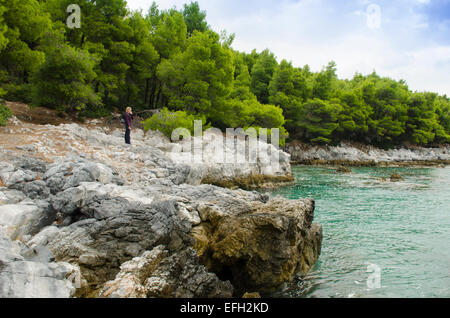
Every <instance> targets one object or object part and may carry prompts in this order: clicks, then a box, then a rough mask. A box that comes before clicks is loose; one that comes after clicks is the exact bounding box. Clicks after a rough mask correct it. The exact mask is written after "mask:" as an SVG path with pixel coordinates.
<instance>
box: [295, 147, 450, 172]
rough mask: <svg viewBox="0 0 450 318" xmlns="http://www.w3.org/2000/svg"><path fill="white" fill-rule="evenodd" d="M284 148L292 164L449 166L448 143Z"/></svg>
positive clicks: (449, 149) (449, 148)
mask: <svg viewBox="0 0 450 318" xmlns="http://www.w3.org/2000/svg"><path fill="white" fill-rule="evenodd" d="M286 151H287V152H288V153H289V154H291V156H292V158H291V160H292V162H293V163H295V164H331V165H350V166H361V165H363V166H411V165H417V166H429V165H450V146H449V145H442V146H441V147H435V148H424V147H418V146H415V147H409V148H405V147H399V148H396V149H389V150H384V149H379V148H376V147H374V146H368V145H362V144H349V143H341V145H339V146H335V147H333V146H319V145H308V144H303V143H301V142H298V141H297V142H292V143H290V144H289V145H288V146H287V148H286Z"/></svg>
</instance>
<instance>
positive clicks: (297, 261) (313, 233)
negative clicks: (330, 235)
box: [192, 198, 322, 292]
mask: <svg viewBox="0 0 450 318" xmlns="http://www.w3.org/2000/svg"><path fill="white" fill-rule="evenodd" d="M201 215H202V216H203V217H204V218H205V219H206V222H204V223H203V224H201V225H200V226H198V227H195V228H194V229H193V231H192V235H193V236H194V237H195V238H196V241H197V244H196V248H197V250H198V253H199V257H200V259H201V261H202V263H204V264H206V265H207V266H208V268H209V269H210V270H211V271H213V272H215V273H217V274H218V276H219V277H220V278H222V279H226V278H230V279H231V280H232V283H233V286H235V287H236V288H238V289H239V290H241V291H245V290H249V289H250V290H257V291H265V292H267V291H271V290H274V289H276V288H277V287H279V286H281V285H282V284H283V283H285V282H288V281H290V280H291V278H292V277H293V275H294V274H296V273H299V274H306V272H307V271H308V270H309V269H310V268H311V267H312V266H313V265H314V263H315V262H316V261H317V259H318V257H319V255H320V250H321V242H322V228H321V226H320V225H317V224H312V220H313V216H314V201H312V200H298V201H286V200H284V199H281V198H276V199H273V200H270V201H269V202H267V203H262V202H261V203H257V202H252V205H251V206H250V207H249V208H248V209H246V210H242V211H241V212H240V213H239V214H227V213H220V212H218V211H215V212H213V210H211V209H210V210H209V213H202V214H201Z"/></svg>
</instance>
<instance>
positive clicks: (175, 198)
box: [0, 124, 322, 297]
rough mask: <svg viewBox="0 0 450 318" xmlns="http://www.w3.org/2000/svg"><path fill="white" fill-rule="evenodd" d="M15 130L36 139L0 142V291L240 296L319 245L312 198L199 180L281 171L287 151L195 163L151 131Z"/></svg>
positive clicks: (267, 285)
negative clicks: (257, 160)
mask: <svg viewBox="0 0 450 318" xmlns="http://www.w3.org/2000/svg"><path fill="white" fill-rule="evenodd" d="M7 129H10V130H11V129H12V128H7ZM13 129H15V130H13V132H12V133H15V134H19V132H21V129H28V131H27V134H26V135H23V131H22V135H20V134H19V135H20V136H21V137H23V138H25V136H26V138H30V140H32V139H33V138H36V141H35V142H34V143H31V144H23V145H21V146H20V147H18V148H14V149H11V147H9V148H1V147H0V234H1V235H0V250H1V254H0V297H230V296H241V295H242V294H244V292H246V291H251V292H267V291H270V290H274V289H276V288H279V287H280V286H281V285H282V284H283V283H284V282H287V281H289V280H290V279H291V278H292V276H293V275H294V274H296V273H299V274H304V273H306V272H307V271H308V269H309V268H310V267H311V266H312V265H313V264H314V262H315V261H316V260H317V258H318V256H319V254H320V245H321V238H322V233H321V227H320V226H319V225H316V224H313V223H312V221H313V212H314V202H313V201H311V200H298V201H289V200H286V199H282V198H272V197H270V196H269V195H266V194H261V193H258V192H249V191H244V190H231V189H227V188H223V187H218V186H215V185H208V184H201V183H202V182H204V181H205V179H208V178H209V179H211V178H212V176H214V178H215V180H216V181H214V182H207V183H215V184H216V183H220V182H218V180H220V179H221V178H223V180H226V182H225V183H228V182H231V183H233V182H234V184H239V182H240V181H238V182H236V180H239V178H242V179H246V178H249V177H251V178H254V177H255V176H256V175H258V174H259V176H264V175H265V176H266V177H267V178H271V177H274V176H272V174H275V175H276V176H278V177H286V176H287V177H289V175H290V166H289V160H288V158H289V157H288V156H287V155H285V154H284V155H282V156H284V157H283V158H284V159H283V161H282V165H281V168H280V169H281V170H277V171H271V170H270V169H268V167H264V166H262V165H258V164H256V166H248V167H245V166H244V167H240V168H239V169H238V167H236V166H226V165H223V166H218V167H214V166H213V165H205V167H204V168H199V167H196V166H195V165H192V164H190V163H188V162H181V161H180V162H177V161H176V160H173V159H171V158H170V157H171V155H169V153H170V152H171V151H173V150H174V149H173V148H174V147H175V148H176V147H177V146H176V145H174V144H171V143H169V142H168V141H167V140H165V139H164V138H163V137H162V136H160V135H158V134H156V133H153V134H150V135H144V134H143V133H142V132H141V133H139V132H138V133H135V134H134V138H133V139H134V140H135V145H133V146H131V147H130V146H126V145H124V144H123V140H122V138H123V136H122V134H121V133H120V132H119V131H112V132H109V133H106V131H105V130H104V129H102V128H91V129H88V128H87V127H83V126H79V125H76V124H71V125H61V126H58V127H54V126H45V127H44V128H42V127H41V126H29V127H26V128H20V125H18V126H17V127H14V128H13ZM19 135H18V136H19ZM44 137H45V138H44ZM17 138H18V137H17ZM23 138H22V140H23ZM252 169H256V170H252ZM255 173H257V174H255ZM276 176H275V177H276ZM233 180H234V181H233ZM272 181H273V182H276V180H275V179H274V180H272ZM256 184H257V182H255V183H254V185H256ZM224 186H228V184H224ZM30 277H31V278H30ZM24 286H26V287H24Z"/></svg>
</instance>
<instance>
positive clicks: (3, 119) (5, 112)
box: [0, 104, 13, 126]
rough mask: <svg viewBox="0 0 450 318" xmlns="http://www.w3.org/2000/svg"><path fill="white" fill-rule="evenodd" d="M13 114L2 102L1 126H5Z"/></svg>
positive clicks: (0, 110)
mask: <svg viewBox="0 0 450 318" xmlns="http://www.w3.org/2000/svg"><path fill="white" fill-rule="evenodd" d="M12 116H13V113H12V111H11V110H10V109H9V108H8V107H6V106H5V105H3V104H0V126H5V125H6V122H7V120H8V118H11V117H12Z"/></svg>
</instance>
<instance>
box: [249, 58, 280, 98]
mask: <svg viewBox="0 0 450 318" xmlns="http://www.w3.org/2000/svg"><path fill="white" fill-rule="evenodd" d="M276 67H277V60H276V59H275V55H274V54H273V53H271V52H270V51H269V50H264V51H263V52H262V53H261V54H260V55H259V56H258V58H257V59H256V62H255V64H254V65H253V67H252V81H251V86H250V87H251V90H252V92H253V94H255V95H256V97H257V98H258V101H260V102H261V103H263V104H267V103H269V84H270V81H271V79H272V76H273V73H274V72H275V69H276Z"/></svg>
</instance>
